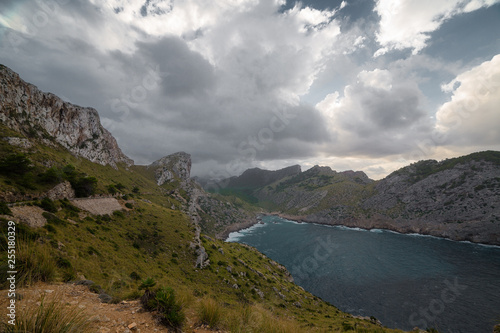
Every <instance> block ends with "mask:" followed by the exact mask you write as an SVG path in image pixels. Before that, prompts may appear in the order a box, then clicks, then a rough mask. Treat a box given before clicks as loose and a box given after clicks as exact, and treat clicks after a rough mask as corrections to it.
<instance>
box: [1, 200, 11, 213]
mask: <svg viewBox="0 0 500 333" xmlns="http://www.w3.org/2000/svg"><path fill="white" fill-rule="evenodd" d="M0 215H12V211H11V210H10V208H9V206H7V203H5V202H3V201H0Z"/></svg>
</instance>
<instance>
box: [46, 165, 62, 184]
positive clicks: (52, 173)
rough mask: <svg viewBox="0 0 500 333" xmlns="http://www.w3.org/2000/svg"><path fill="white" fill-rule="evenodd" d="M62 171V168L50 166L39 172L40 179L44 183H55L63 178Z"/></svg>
mask: <svg viewBox="0 0 500 333" xmlns="http://www.w3.org/2000/svg"><path fill="white" fill-rule="evenodd" d="M63 179H64V178H63V172H62V170H60V169H58V168H56V167H52V168H50V169H48V170H47V171H45V172H44V173H42V174H40V180H41V181H42V182H43V183H46V184H57V183H60V182H61V181H62V180H63Z"/></svg>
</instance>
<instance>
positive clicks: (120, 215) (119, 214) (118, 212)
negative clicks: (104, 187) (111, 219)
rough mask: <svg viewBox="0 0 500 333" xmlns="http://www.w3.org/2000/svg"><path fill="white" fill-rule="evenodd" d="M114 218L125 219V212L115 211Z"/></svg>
mask: <svg viewBox="0 0 500 333" xmlns="http://www.w3.org/2000/svg"><path fill="white" fill-rule="evenodd" d="M113 216H115V217H120V218H124V217H125V214H123V212H122V211H121V210H115V211H114V212H113Z"/></svg>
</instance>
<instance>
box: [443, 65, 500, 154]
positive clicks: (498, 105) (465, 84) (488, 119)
mask: <svg viewBox="0 0 500 333" xmlns="http://www.w3.org/2000/svg"><path fill="white" fill-rule="evenodd" d="M442 88H443V90H444V91H446V92H451V93H452V96H451V100H450V101H449V102H447V103H445V104H443V105H442V106H441V107H440V108H439V110H438V112H437V114H436V119H437V129H438V130H439V131H441V132H443V133H445V134H446V135H447V141H446V144H448V145H450V146H462V147H463V146H467V147H477V146H483V147H488V146H489V147H491V148H494V149H499V148H500V130H499V124H500V55H496V56H494V57H493V58H492V59H491V60H490V61H485V62H483V63H482V64H481V65H479V66H477V67H474V68H472V69H471V70H468V71H466V72H464V73H462V74H460V75H458V76H457V77H456V78H455V79H454V80H452V81H451V82H449V83H448V84H446V85H443V87H442Z"/></svg>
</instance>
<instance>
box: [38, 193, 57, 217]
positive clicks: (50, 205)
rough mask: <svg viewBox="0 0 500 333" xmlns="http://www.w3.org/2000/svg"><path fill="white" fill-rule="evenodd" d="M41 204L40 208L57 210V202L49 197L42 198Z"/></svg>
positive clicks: (48, 210)
mask: <svg viewBox="0 0 500 333" xmlns="http://www.w3.org/2000/svg"><path fill="white" fill-rule="evenodd" d="M39 206H40V208H42V209H43V210H46V211H47V212H50V213H55V212H57V206H56V204H55V203H54V201H52V200H50V199H49V198H47V197H45V198H43V199H42V201H41V202H40V205H39Z"/></svg>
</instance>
